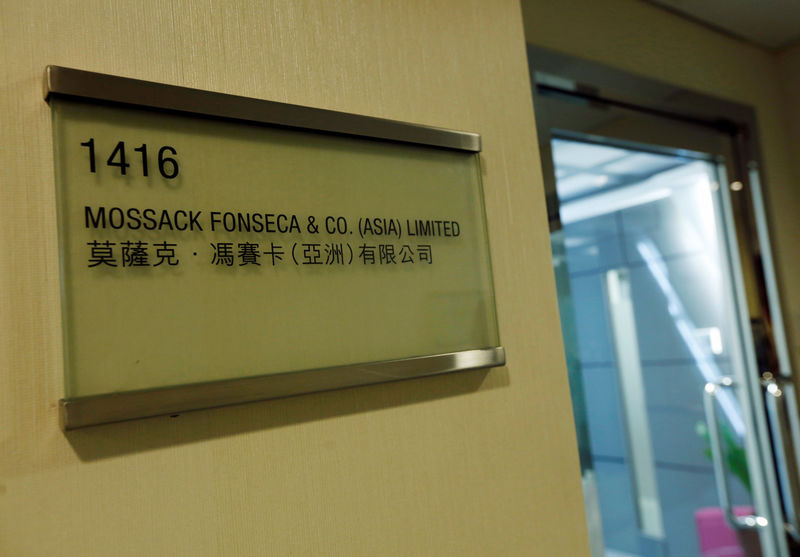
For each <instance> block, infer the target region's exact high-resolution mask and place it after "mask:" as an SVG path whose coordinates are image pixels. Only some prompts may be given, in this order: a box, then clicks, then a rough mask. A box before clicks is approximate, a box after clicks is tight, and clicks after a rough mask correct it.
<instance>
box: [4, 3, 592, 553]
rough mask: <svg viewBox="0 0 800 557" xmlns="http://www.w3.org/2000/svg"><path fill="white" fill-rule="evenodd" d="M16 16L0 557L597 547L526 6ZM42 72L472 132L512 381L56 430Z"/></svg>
mask: <svg viewBox="0 0 800 557" xmlns="http://www.w3.org/2000/svg"><path fill="white" fill-rule="evenodd" d="M0 26H2V27H1V28H0V133H1V134H2V145H3V146H2V149H0V168H2V172H0V230H1V232H0V242H2V243H1V244H0V281H2V282H0V358H2V359H1V360H0V555H4V556H5V555H8V556H40V555H76V556H87V555H136V556H141V555H192V556H197V555H298V556H306V555H342V556H356V555H365V556H366V555H368V556H377V555H381V556H385V555H398V556H400V555H402V556H408V555H435V556H444V555H458V556H464V555H504V556H505V555H525V556H530V555H541V556H543V557H555V556H564V557H576V556H579V555H584V554H586V553H585V551H586V549H585V548H586V541H585V534H584V530H585V528H584V526H583V510H582V509H583V504H582V498H581V493H580V484H579V471H578V465H577V458H576V451H575V447H574V437H573V435H574V434H573V426H572V419H571V414H570V408H569V399H568V393H567V384H566V374H565V372H564V364H563V361H562V359H563V356H562V347H561V337H560V331H559V327H558V325H557V323H558V322H557V313H556V311H557V310H556V305H555V304H556V302H555V300H556V297H555V289H554V284H553V274H552V267H551V262H550V254H549V243H548V235H547V225H546V215H545V209H544V204H543V201H544V196H543V194H542V185H541V177H540V171H539V168H538V163H537V162H536V153H537V146H536V140H535V136H534V122H533V114H532V108H531V101H530V91H529V86H528V79H527V68H526V60H525V53H524V40H523V31H522V21H521V16H520V13H519V6H518V5H517V3H516V2H514V1H511V0H507V1H495V0H493V1H492V2H486V1H484V0H441V1H438V2H417V1H408V0H397V1H382V2H370V3H367V2H356V1H351V2H348V1H339V2H331V1H327V0H318V1H313V0H304V1H295V0H283V1H278V0H276V1H272V2H256V1H239V2H231V1H224V2H222V1H202V2H195V1H189V0H187V1H162V0H146V1H136V2H133V1H125V2H108V1H101V0H96V1H94V0H92V1H84V2H69V1H66V0H61V1H56V0H26V1H24V2H22V1H19V0H2V1H0ZM46 64H59V65H64V66H71V67H76V68H81V69H87V70H94V71H101V72H108V73H113V74H119V75H124V76H130V77H136V78H142V79H148V80H155V81H163V82H167V83H173V84H178V85H186V86H192V87H200V88H204V89H212V90H219V91H224V92H228V93H235V94H240V95H249V96H254V97H259V98H264V99H273V100H278V101H288V102H292V103H298V104H305V105H311V106H317V107H324V108H331V109H337V110H344V111H351V112H356V113H362V114H369V115H375V116H380V117H385V118H394V119H400V120H407V121H412V122H421V123H425V124H431V125H436V126H445V127H453V128H458V129H466V130H471V131H476V132H479V133H481V134H482V135H483V141H484V146H485V151H484V154H483V162H484V167H485V172H484V180H485V182H484V183H485V190H486V204H487V211H488V219H489V228H490V235H491V241H492V258H493V264H494V270H495V283H496V291H497V303H498V312H499V320H500V329H501V335H502V340H503V344H504V345H505V346H506V348H507V350H508V361H509V363H508V366H507V367H505V368H501V369H496V370H492V371H491V372H488V373H486V372H480V371H478V372H468V373H462V374H455V375H450V376H442V377H436V378H430V379H423V380H415V381H408V382H403V383H397V384H391V385H381V386H373V387H366V388H359V389H351V390H346V391H339V392H332V393H324V394H316V395H309V396H303V397H297V398H293V399H286V400H280V401H273V402H267V403H259V404H250V405H245V406H239V407H231V408H226V409H218V410H211V411H200V412H194V413H189V414H185V415H182V416H180V417H178V418H175V419H170V418H157V419H150V420H141V421H136V422H129V423H124V424H116V425H108V426H101V427H95V428H90V429H86V430H81V431H76V432H74V433H70V434H67V435H65V434H63V433H62V432H61V431H60V430H59V429H58V423H57V401H58V399H59V397H60V396H61V394H62V370H61V343H60V325H59V289H58V273H57V261H58V258H57V249H56V247H57V238H56V227H55V223H54V217H55V207H54V187H53V162H52V157H53V154H52V142H51V136H50V113H49V109H48V107H47V105H46V104H45V103H44V101H43V100H42V97H41V89H42V71H43V68H44V66H45V65H46ZM143 349H146V347H143ZM110 365H113V364H111V363H110Z"/></svg>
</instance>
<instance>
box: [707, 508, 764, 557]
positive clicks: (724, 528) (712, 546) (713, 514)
mask: <svg viewBox="0 0 800 557" xmlns="http://www.w3.org/2000/svg"><path fill="white" fill-rule="evenodd" d="M754 511H755V509H753V507H734V509H733V512H734V514H736V516H747V515H749V514H753V512H754ZM694 522H695V524H696V526H697V539H698V540H699V541H700V555H702V557H746V555H745V552H744V549H742V546H741V545H740V544H739V540H738V538H737V537H736V532H734V531H733V530H731V528H730V527H729V526H728V524H727V523H726V522H725V515H724V514H723V512H722V509H720V508H719V507H706V508H703V509H697V510H696V511H695V513H694Z"/></svg>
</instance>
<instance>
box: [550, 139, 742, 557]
mask: <svg viewBox="0 0 800 557" xmlns="http://www.w3.org/2000/svg"><path fill="white" fill-rule="evenodd" d="M552 147H553V154H554V162H555V165H556V176H557V181H556V184H557V192H558V197H559V202H560V219H561V223H562V225H563V229H562V230H561V231H559V232H557V233H555V234H554V246H555V244H556V238H557V239H558V242H559V243H560V244H561V245H563V256H562V257H559V258H554V259H555V260H556V278H557V283H558V288H559V299H560V308H561V312H562V320H564V321H569V323H571V324H572V325H571V326H572V327H573V328H574V334H572V335H567V334H566V330H565V345H566V349H567V352H568V355H569V354H572V358H571V359H572V360H574V362H573V363H572V364H571V366H570V372H571V373H578V374H579V375H580V379H581V381H580V385H581V396H580V397H576V396H575V393H573V401H574V404H575V405H576V406H579V405H581V406H582V407H583V408H582V409H581V410H580V411H578V410H577V409H576V415H578V414H579V412H582V413H583V416H584V418H585V422H586V424H587V428H586V429H587V430H588V431H587V432H586V434H585V435H584V436H582V437H581V439H582V440H583V444H584V445H587V448H586V453H587V454H585V455H584V454H583V451H582V463H583V464H584V468H587V467H589V468H590V471H591V473H592V474H591V477H592V478H594V479H595V480H596V491H597V499H598V501H599V505H597V506H599V514H600V520H601V524H602V531H601V532H600V533H599V535H596V536H594V538H595V540H597V539H600V540H601V542H602V543H601V545H600V546H599V548H597V544H593V545H594V547H593V555H594V556H595V557H597V556H598V555H605V556H607V557H630V556H641V557H650V556H659V557H663V556H672V557H707V556H711V555H731V556H733V555H742V556H743V555H745V553H744V551H745V550H744V549H743V548H742V547H743V546H742V542H741V540H739V539H738V538H737V536H736V535H735V534H734V533H733V532H731V531H730V530H728V529H727V527H726V526H725V525H724V522H723V519H722V514H721V512H720V511H719V509H718V508H717V507H718V505H719V504H718V500H717V494H716V491H715V487H714V477H713V470H712V466H711V461H710V459H709V448H708V447H709V446H708V434H707V431H706V429H705V425H704V418H703V408H702V392H703V391H702V390H703V385H704V384H705V383H706V382H708V381H715V380H718V379H719V378H720V377H723V376H726V375H731V374H732V372H733V370H734V369H737V368H738V367H739V366H740V365H741V362H740V361H739V359H740V358H741V356H740V355H739V354H738V352H737V351H736V350H734V348H735V346H736V342H735V335H736V334H737V333H736V327H735V316H734V314H733V309H732V307H733V304H732V303H730V300H731V299H732V297H731V296H732V295H731V286H730V285H731V279H730V277H729V276H728V268H729V267H728V262H727V260H726V257H727V255H726V250H725V248H724V242H723V239H722V237H721V235H720V233H719V227H720V222H719V217H718V214H719V213H718V210H717V196H718V191H717V188H718V186H717V178H716V171H715V167H714V165H713V164H712V163H711V162H709V161H706V160H699V159H696V158H686V157H681V156H676V155H670V154H660V153H649V152H645V151H643V150H633V149H624V148H620V147H611V146H607V145H596V144H592V143H588V142H579V141H574V140H567V139H555V140H554V141H553V143H552ZM556 254H557V252H556V250H555V248H554V255H556ZM567 312H569V313H570V315H566V313H567ZM568 361H570V358H569V357H568ZM575 383H576V382H575V381H574V380H571V384H573V385H574V384H575ZM573 388H574V387H573ZM718 402H719V416H720V423H721V424H722V428H721V429H722V437H723V444H724V445H725V448H726V455H725V456H726V464H727V466H728V473H729V476H730V477H731V478H736V479H735V480H732V481H731V486H730V487H731V490H732V497H733V500H734V501H735V502H736V503H737V504H741V505H743V507H742V508H741V509H740V510H739V511H740V512H742V514H746V513H747V512H749V510H750V509H749V507H748V505H750V504H751V503H750V501H751V498H750V494H749V488H750V485H749V476H748V472H747V465H746V460H745V456H744V449H743V448H742V447H743V442H742V437H743V435H744V429H745V426H744V420H743V416H742V409H741V406H740V404H739V401H738V399H737V397H736V394H735V392H734V391H732V390H731V389H723V390H721V391H720V393H719V400H718ZM590 499H591V494H587V513H589V523H590V525H591V523H592V521H593V520H595V519H596V518H597V517H592V516H591V513H592V512H593V510H592V508H591V506H590V505H589V504H588V502H589V500H590ZM596 509H597V507H595V511H594V512H598V511H597V510H596Z"/></svg>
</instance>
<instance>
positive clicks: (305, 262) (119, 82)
mask: <svg viewBox="0 0 800 557" xmlns="http://www.w3.org/2000/svg"><path fill="white" fill-rule="evenodd" d="M45 81H46V87H45V89H46V98H47V100H48V102H49V104H50V107H51V109H52V116H53V133H54V155H55V178H56V193H57V205H58V231H59V247H60V264H61V285H62V312H63V330H64V361H65V375H64V377H65V386H64V389H65V397H64V399H63V400H62V401H61V409H62V425H63V427H64V428H66V429H71V428H75V427H82V426H85V425H91V424H97V423H105V422H112V421H119V420H124V419H131V418H137V417H145V416H154V415H159V414H171V413H176V412H182V411H187V410H193V409H199V408H207V407H213V406H220V405H226V404H235V403H240V402H249V401H254V400H261V399H267V398H274V397H279V396H288V395H293V394H299V393H306V392H313V391H320V390H327V389H335V388H341V387H348V386H354V385H362V384H368V383H376V382H384V381H392V380H398V379H404V378H408V377H417V376H422V375H431V374H436V373H445V372H451V371H458V370H464V369H474V368H479V367H490V366H497V365H503V364H504V362H505V355H504V351H503V349H502V348H501V347H500V346H499V345H500V342H499V335H498V328H497V318H496V313H495V303H494V294H493V286H492V276H491V265H490V259H489V243H488V237H487V230H486V217H485V211H484V206H483V192H482V187H481V174H480V163H479V158H478V157H479V155H478V152H479V151H480V138H479V136H477V135H476V134H470V133H463V132H454V131H450V130H442V129H438V128H430V127H425V126H419V125H414V124H405V123H401V122H394V121H388V120H381V119H377V118H369V117H365V116H358V115H352V114H344V113H339V112H333V111H326V110H320V109H313V108H307V107H299V106H295V105H288V104H281V103H275V102H270V101H263V100H258V99H250V98H244V97H236V96H232V95H224V94H220V93H212V92H208V91H200V90H196V89H188V88H182V87H175V86H169V85H163V84H157V83H150V82H144V81H138V80H133V79H127V78H120V77H114V76H109V75H103V74H96V73H91V72H84V71H79V70H73V69H67V68H60V67H54V66H50V67H48V68H47V72H46V80H45Z"/></svg>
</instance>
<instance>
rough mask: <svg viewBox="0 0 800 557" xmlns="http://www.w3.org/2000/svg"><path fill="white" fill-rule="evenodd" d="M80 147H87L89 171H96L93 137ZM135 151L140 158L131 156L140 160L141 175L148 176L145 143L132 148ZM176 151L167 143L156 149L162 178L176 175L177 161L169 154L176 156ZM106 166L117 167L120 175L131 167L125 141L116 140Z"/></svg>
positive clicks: (170, 177)
mask: <svg viewBox="0 0 800 557" xmlns="http://www.w3.org/2000/svg"><path fill="white" fill-rule="evenodd" d="M81 147H86V148H87V149H89V172H97V161H96V156H95V155H96V153H95V147H94V138H93V137H92V138H89V140H88V141H84V142H83V143H81ZM133 151H134V152H135V153H139V155H140V156H141V158H140V157H139V156H137V155H133V156H132V157H131V158H132V159H136V160H138V161H139V162H141V165H140V166H141V170H142V176H148V173H147V171H148V166H147V162H148V161H147V144H146V143H142V144H141V145H139V146H138V147H136V148H135V149H134V150H133ZM177 154H178V152H177V151H176V150H175V149H174V148H173V147H170V146H169V145H164V146H163V147H161V148H160V149H159V150H158V171H159V172H160V173H161V175H162V176H163V177H164V178H168V179H172V178H175V177H176V176H177V175H178V161H177V160H176V159H175V158H173V157H171V156H169V155H175V156H177ZM134 164H135V163H134ZM106 166H116V167H117V168H119V172H120V174H122V175H126V174H127V173H128V168H130V167H131V163H129V162H128V157H127V156H126V154H125V142H124V141H119V142H117V146H116V147H114V150H113V151H111V154H110V155H109V156H108V160H106Z"/></svg>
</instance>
